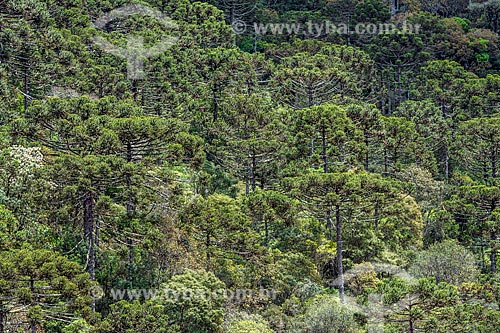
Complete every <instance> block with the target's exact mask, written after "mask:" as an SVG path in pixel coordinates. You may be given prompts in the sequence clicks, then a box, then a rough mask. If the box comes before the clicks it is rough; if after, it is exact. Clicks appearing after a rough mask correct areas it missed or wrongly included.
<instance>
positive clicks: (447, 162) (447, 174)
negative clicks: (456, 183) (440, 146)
mask: <svg viewBox="0 0 500 333" xmlns="http://www.w3.org/2000/svg"><path fill="white" fill-rule="evenodd" d="M444 179H446V181H448V179H450V154H449V152H448V146H447V145H445V146H444Z"/></svg>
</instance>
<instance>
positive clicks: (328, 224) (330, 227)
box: [326, 210, 333, 240]
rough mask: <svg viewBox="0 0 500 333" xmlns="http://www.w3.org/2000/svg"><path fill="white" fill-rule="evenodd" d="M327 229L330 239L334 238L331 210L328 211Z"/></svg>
mask: <svg viewBox="0 0 500 333" xmlns="http://www.w3.org/2000/svg"><path fill="white" fill-rule="evenodd" d="M326 230H327V231H328V235H327V238H328V240H332V239H333V233H332V212H331V211H330V210H327V211H326Z"/></svg>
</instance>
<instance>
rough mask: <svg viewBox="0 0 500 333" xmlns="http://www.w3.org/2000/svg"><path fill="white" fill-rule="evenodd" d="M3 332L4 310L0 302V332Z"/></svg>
mask: <svg viewBox="0 0 500 333" xmlns="http://www.w3.org/2000/svg"><path fill="white" fill-rule="evenodd" d="M4 332H5V312H4V308H3V304H0V333H4Z"/></svg>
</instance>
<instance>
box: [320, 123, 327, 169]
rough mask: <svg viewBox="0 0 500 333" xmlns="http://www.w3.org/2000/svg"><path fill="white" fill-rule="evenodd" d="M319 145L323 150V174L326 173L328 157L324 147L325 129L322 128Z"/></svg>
mask: <svg viewBox="0 0 500 333" xmlns="http://www.w3.org/2000/svg"><path fill="white" fill-rule="evenodd" d="M321 145H322V148H323V172H324V173H327V172H328V156H327V153H326V152H327V146H326V128H325V126H323V127H322V128H321Z"/></svg>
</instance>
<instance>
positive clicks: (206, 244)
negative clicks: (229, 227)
mask: <svg viewBox="0 0 500 333" xmlns="http://www.w3.org/2000/svg"><path fill="white" fill-rule="evenodd" d="M205 246H206V248H207V271H210V259H211V258H210V232H208V231H207V239H206V243H205Z"/></svg>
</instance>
